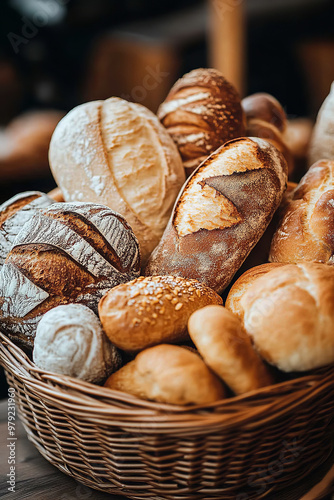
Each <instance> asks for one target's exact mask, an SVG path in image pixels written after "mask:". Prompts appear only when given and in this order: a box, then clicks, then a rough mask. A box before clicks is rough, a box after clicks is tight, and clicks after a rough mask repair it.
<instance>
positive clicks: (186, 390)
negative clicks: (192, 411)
mask: <svg viewBox="0 0 334 500" xmlns="http://www.w3.org/2000/svg"><path fill="white" fill-rule="evenodd" d="M105 387H108V388H109V389H114V390H117V391H123V392H127V393H129V394H132V395H134V396H137V397H139V398H141V399H148V400H153V401H158V402H160V403H170V404H177V405H185V404H209V403H213V402H214V401H218V400H219V399H223V398H224V397H225V389H224V386H223V384H222V383H221V381H220V380H219V379H218V377H216V375H215V374H214V373H212V372H211V370H210V369H209V368H208V367H207V366H206V364H205V363H204V361H202V360H201V358H200V357H199V356H198V354H195V353H193V352H191V351H189V350H188V349H185V348H184V347H180V346H175V345H169V344H160V345H157V346H154V347H150V348H149V349H145V350H144V351H142V352H141V353H139V354H138V355H137V356H136V358H135V359H134V360H133V361H130V363H128V364H126V365H125V366H123V368H121V369H120V370H118V371H117V372H115V373H113V374H112V375H111V376H110V377H109V378H108V380H107V381H106V383H105Z"/></svg>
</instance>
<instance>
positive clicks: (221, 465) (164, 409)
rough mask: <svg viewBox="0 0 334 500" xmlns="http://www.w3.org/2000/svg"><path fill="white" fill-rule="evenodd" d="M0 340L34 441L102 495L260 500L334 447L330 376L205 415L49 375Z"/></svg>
mask: <svg viewBox="0 0 334 500" xmlns="http://www.w3.org/2000/svg"><path fill="white" fill-rule="evenodd" d="M0 339H1V343H0V360H1V364H3V366H4V368H5V371H6V375H7V379H8V382H9V384H10V386H12V387H14V388H15V390H16V401H17V405H18V410H19V413H20V417H21V420H22V422H23V425H24V427H25V429H26V431H27V434H28V437H29V439H30V440H31V441H32V442H33V443H34V444H35V445H36V447H37V448H38V450H39V451H40V453H41V454H42V455H43V456H44V457H45V458H46V459H47V460H48V461H49V462H51V463H52V464H53V465H55V466H56V467H58V468H59V469H60V470H61V471H63V472H65V473H66V474H68V475H70V476H72V477H73V478H75V479H76V480H78V481H80V482H82V483H84V484H85V485H87V486H90V487H92V488H95V489H98V490H101V491H104V492H109V493H114V494H120V495H125V496H127V497H129V498H132V499H145V498H147V499H151V500H153V499H154V500H158V499H159V500H162V499H168V500H181V499H182V500H185V499H187V500H204V499H205V500H207V499H208V498H218V499H226V500H228V499H231V500H232V499H233V500H236V499H237V500H239V499H240V500H244V499H247V500H251V499H261V498H265V497H266V496H268V495H269V494H272V493H273V492H278V491H280V490H281V489H283V488H285V487H287V485H289V484H291V483H294V482H295V481H296V480H299V479H301V478H303V477H305V476H307V475H308V474H309V473H310V472H311V471H312V470H313V469H315V468H316V467H318V466H319V465H320V464H322V463H323V462H324V461H326V459H327V458H328V456H329V455H330V453H331V451H332V448H333V431H334V424H333V415H334V367H329V368H328V367H327V368H325V369H322V370H318V371H316V372H315V373H313V374H312V375H307V376H303V377H301V378H298V379H294V380H290V381H287V382H284V383H280V384H277V385H275V386H271V387H268V388H264V389H261V390H258V391H254V392H252V393H248V394H247V395H246V396H242V397H234V398H230V399H228V400H225V401H221V402H217V403H215V404H211V405H209V406H206V407H199V406H197V407H191V408H190V407H178V406H177V407H176V406H170V405H163V404H157V403H152V402H147V401H141V400H139V399H137V398H134V397H131V396H129V395H126V394H123V393H120V392H116V391H110V390H107V389H104V388H101V387H98V386H94V385H92V384H89V383H85V382H82V381H79V380H76V379H73V378H70V377H66V376H61V375H55V374H52V373H48V372H45V371H43V370H40V369H38V368H36V366H35V365H34V364H33V363H32V362H31V361H30V360H29V359H28V358H27V356H26V355H25V354H24V353H23V352H22V351H21V350H20V349H19V348H18V347H16V346H15V345H14V344H12V343H11V342H10V341H9V340H8V339H7V338H6V337H5V336H4V335H2V334H1V333H0ZM277 498H279V494H277Z"/></svg>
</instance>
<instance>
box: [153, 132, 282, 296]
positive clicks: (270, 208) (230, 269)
mask: <svg viewBox="0 0 334 500" xmlns="http://www.w3.org/2000/svg"><path fill="white" fill-rule="evenodd" d="M286 180H287V165H286V162H285V160H284V158H283V156H282V154H281V153H280V152H279V151H278V150H277V149H276V148H275V147H274V146H272V145H271V144H270V143H268V142H267V141H264V140H263V139H258V138H241V139H235V140H233V141H230V142H228V143H227V144H225V145H224V146H222V147H221V148H219V149H218V150H217V151H216V152H215V153H213V154H212V155H211V156H210V157H209V158H208V159H207V160H206V161H205V162H203V163H202V165H201V166H200V167H199V169H198V170H196V172H194V174H193V175H192V176H191V177H190V178H189V179H188V182H187V183H186V184H185V186H184V188H183V190H182V191H181V193H180V196H179V198H178V201H177V203H176V204H175V207H174V210H173V214H172V216H171V218H170V220H169V223H168V225H167V228H166V230H165V232H164V235H163V237H162V239H161V241H160V243H159V245H158V247H157V248H156V249H155V250H154V252H153V253H152V255H151V257H150V260H149V262H148V265H147V267H146V271H145V272H146V275H157V274H159V275H163V274H168V275H175V276H182V277H184V278H194V279H197V280H199V281H201V282H202V283H204V284H205V285H207V286H209V287H210V288H212V289H213V290H215V291H216V292H218V293H220V292H221V291H222V290H224V288H225V287H226V286H227V285H228V284H229V282H230V281H231V279H232V277H233V275H234V274H235V272H236V271H237V270H238V269H239V267H240V266H241V264H242V263H243V261H244V260H245V259H246V257H247V255H248V254H249V253H250V251H251V250H252V248H253V247H254V246H255V244H256V243H257V242H258V241H259V239H260V238H261V236H262V234H263V233H264V231H265V229H266V228H267V226H268V224H269V222H270V221H271V219H272V217H273V214H274V212H275V210H276V209H277V208H278V206H279V204H280V202H281V200H282V196H283V192H284V189H285V187H286Z"/></svg>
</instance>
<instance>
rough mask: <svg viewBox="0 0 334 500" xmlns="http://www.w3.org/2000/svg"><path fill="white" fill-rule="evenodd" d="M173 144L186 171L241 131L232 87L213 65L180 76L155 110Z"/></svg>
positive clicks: (242, 120)
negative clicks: (176, 147) (175, 145)
mask: <svg viewBox="0 0 334 500" xmlns="http://www.w3.org/2000/svg"><path fill="white" fill-rule="evenodd" d="M158 117H159V118H160V120H161V122H162V123H163V125H164V126H165V127H166V128H167V130H168V132H169V133H170V134H171V136H172V138H173V140H174V141H175V143H176V144H177V146H178V148H179V151H180V154H181V157H182V160H183V164H184V167H185V169H186V172H187V174H188V175H189V174H190V173H192V172H193V171H194V170H195V169H196V168H197V167H198V165H199V164H200V163H201V162H202V161H204V160H205V158H207V156H209V155H210V154H211V153H213V151H215V150H216V149H217V148H218V147H220V146H221V145H222V144H224V143H225V142H227V141H229V140H231V139H234V138H236V137H242V136H244V135H245V117H244V114H243V111H242V107H241V101H240V97H239V95H238V93H237V91H236V89H235V88H234V87H233V85H231V84H230V83H229V82H228V81H227V80H226V79H225V78H224V77H223V75H222V74H221V73H220V72H219V71H217V70H215V69H210V68H207V69H202V68H199V69H196V70H193V71H191V72H190V73H187V74H186V75H184V76H183V77H182V78H180V79H179V80H178V81H177V82H176V83H175V85H174V86H173V87H172V89H171V90H170V92H169V94H168V96H167V98H166V100H165V101H164V103H163V104H161V106H160V108H159V110H158Z"/></svg>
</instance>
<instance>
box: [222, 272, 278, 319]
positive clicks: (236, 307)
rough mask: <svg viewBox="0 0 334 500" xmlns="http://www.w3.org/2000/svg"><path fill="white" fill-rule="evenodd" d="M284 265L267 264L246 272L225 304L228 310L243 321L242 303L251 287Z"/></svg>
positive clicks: (233, 288)
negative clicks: (256, 281)
mask: <svg viewBox="0 0 334 500" xmlns="http://www.w3.org/2000/svg"><path fill="white" fill-rule="evenodd" d="M283 265H284V264H279V263H267V264H262V265H260V266H256V267H253V268H251V269H248V271H246V272H245V273H244V274H243V275H242V276H240V278H239V279H237V281H236V282H235V283H234V284H233V286H232V288H231V290H230V291H229V294H228V296H227V299H226V303H225V307H226V309H229V310H230V311H231V312H232V313H234V314H235V315H236V316H238V318H239V319H241V320H242V319H243V315H244V312H243V309H242V306H241V302H240V301H241V298H242V297H243V295H244V294H245V292H246V291H247V290H248V288H249V287H251V286H252V284H253V283H254V281H255V280H256V279H257V278H259V277H260V276H262V275H264V274H267V273H268V272H269V271H271V270H272V269H275V268H276V267H280V266H283Z"/></svg>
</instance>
